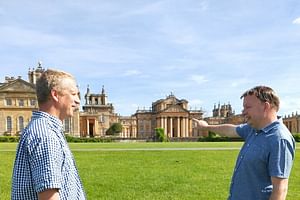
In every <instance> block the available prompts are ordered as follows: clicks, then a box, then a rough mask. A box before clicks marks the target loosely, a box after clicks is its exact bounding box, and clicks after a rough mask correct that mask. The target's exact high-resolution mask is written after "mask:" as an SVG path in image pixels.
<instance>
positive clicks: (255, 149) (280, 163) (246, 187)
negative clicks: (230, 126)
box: [228, 119, 295, 200]
mask: <svg viewBox="0 0 300 200" xmlns="http://www.w3.org/2000/svg"><path fill="white" fill-rule="evenodd" d="M236 131H237V133H238V134H239V135H240V136H241V137H242V138H243V139H244V140H245V143H244V145H243V147H242V149H241V151H240V153H239V156H238V158H237V161H236V166H235V168H234V172H233V176H232V181H231V185H230V194H229V197H228V199H229V200H248V199H249V200H254V199H255V200H256V199H257V200H264V199H266V200H267V199H269V197H270V195H271V193H272V189H273V186H272V182H271V177H278V178H288V177H289V175H290V172H291V168H292V164H293V160H294V154H295V140H294V138H293V136H292V135H291V133H290V132H289V130H288V129H287V128H286V126H285V125H284V124H283V122H282V119H279V120H277V121H275V122H273V123H272V124H270V125H268V126H267V127H265V128H263V129H262V130H259V131H257V130H255V129H253V128H251V127H250V126H249V125H248V124H242V125H240V126H238V127H237V128H236Z"/></svg>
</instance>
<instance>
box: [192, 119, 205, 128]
mask: <svg viewBox="0 0 300 200" xmlns="http://www.w3.org/2000/svg"><path fill="white" fill-rule="evenodd" d="M192 120H193V123H194V124H195V127H196V128H198V129H199V130H206V128H207V126H208V123H207V122H206V121H204V120H199V119H196V118H193V119H192Z"/></svg>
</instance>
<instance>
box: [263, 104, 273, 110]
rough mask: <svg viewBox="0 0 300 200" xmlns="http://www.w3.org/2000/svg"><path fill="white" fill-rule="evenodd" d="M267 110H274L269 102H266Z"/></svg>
mask: <svg viewBox="0 0 300 200" xmlns="http://www.w3.org/2000/svg"><path fill="white" fill-rule="evenodd" d="M264 104H265V109H266V110H270V109H271V108H272V105H271V104H270V103H269V102H265V103H264Z"/></svg>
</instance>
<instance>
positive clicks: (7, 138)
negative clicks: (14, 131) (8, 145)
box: [0, 136, 20, 142]
mask: <svg viewBox="0 0 300 200" xmlns="http://www.w3.org/2000/svg"><path fill="white" fill-rule="evenodd" d="M19 140H20V137H19V136H0V142H19Z"/></svg>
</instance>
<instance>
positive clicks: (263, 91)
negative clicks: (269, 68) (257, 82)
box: [241, 86, 280, 111]
mask: <svg viewBox="0 0 300 200" xmlns="http://www.w3.org/2000/svg"><path fill="white" fill-rule="evenodd" d="M248 95H255V96H256V97H257V98H258V99H259V100H260V101H261V102H268V103H270V104H271V105H272V106H274V107H275V108H276V111H278V110H279V105H280V100H279V97H278V96H277V94H276V93H275V91H274V90H273V89H272V88H270V87H267V86H256V87H254V88H251V89H249V90H247V91H246V92H244V93H243V94H242V96H241V99H242V98H244V97H246V96H248Z"/></svg>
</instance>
